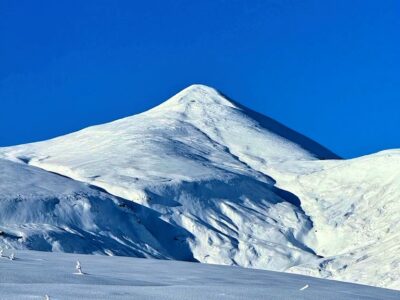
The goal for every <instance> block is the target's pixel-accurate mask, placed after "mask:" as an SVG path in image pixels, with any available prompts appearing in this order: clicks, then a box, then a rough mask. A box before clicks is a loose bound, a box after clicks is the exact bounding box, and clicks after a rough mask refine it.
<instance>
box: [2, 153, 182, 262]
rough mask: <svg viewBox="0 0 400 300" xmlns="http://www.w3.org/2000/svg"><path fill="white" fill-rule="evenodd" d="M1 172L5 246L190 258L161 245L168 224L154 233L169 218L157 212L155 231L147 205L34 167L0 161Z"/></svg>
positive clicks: (170, 244) (169, 245)
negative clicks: (148, 223) (149, 226)
mask: <svg viewBox="0 0 400 300" xmlns="http://www.w3.org/2000/svg"><path fill="white" fill-rule="evenodd" d="M0 170H1V172H0V230H1V235H0V245H1V246H3V247H12V248H18V249H36V250H45V251H63V252H78V253H103V254H107V255H114V254H115V255H130V256H137V257H154V258H173V257H174V256H175V257H176V258H178V259H182V258H186V259H188V257H182V255H179V252H178V251H177V252H175V253H174V254H175V255H170V254H169V252H168V251H167V250H166V249H165V248H163V246H162V242H163V241H162V240H161V241H160V238H159V236H158V235H168V227H167V226H162V228H163V230H164V232H160V233H158V235H157V234H156V235H155V236H153V234H152V233H151V232H154V231H156V230H155V228H154V227H157V223H158V226H159V227H160V224H162V223H165V222H163V221H162V220H158V221H157V218H156V217H154V216H153V217H152V218H153V221H154V222H153V228H152V230H151V232H150V231H149V230H148V229H147V228H146V227H145V225H144V224H142V223H143V222H141V219H142V218H144V217H143V214H145V215H150V216H151V214H152V213H151V212H146V211H145V210H148V209H146V208H141V207H139V206H137V205H136V206H135V205H132V204H131V203H130V202H128V201H126V200H123V199H118V198H116V197H113V196H111V195H108V194H106V193H103V192H101V191H98V190H97V189H94V188H91V187H88V186H86V185H85V184H83V183H79V182H77V181H74V180H70V179H68V178H64V177H61V176H59V175H55V174H52V173H49V172H46V171H43V170H40V169H38V168H35V167H31V166H27V165H23V164H18V163H15V162H11V161H6V160H3V159H0ZM153 215H154V213H153ZM156 233H157V232H156ZM169 235H171V234H169ZM173 244H174V241H173V240H172V238H171V241H170V243H169V244H168V247H169V248H172V247H173ZM178 246H179V248H180V249H183V246H182V245H178Z"/></svg>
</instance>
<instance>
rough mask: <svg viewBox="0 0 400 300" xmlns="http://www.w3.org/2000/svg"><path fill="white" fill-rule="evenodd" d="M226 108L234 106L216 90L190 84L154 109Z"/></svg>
mask: <svg viewBox="0 0 400 300" xmlns="http://www.w3.org/2000/svg"><path fill="white" fill-rule="evenodd" d="M210 105H211V106H221V105H222V106H228V107H236V105H235V104H234V103H233V102H232V101H230V100H228V99H227V98H226V97H224V96H223V95H222V94H221V93H220V92H219V91H218V90H217V89H215V88H212V87H209V86H206V85H203V84H192V85H190V86H188V87H187V88H185V89H183V90H182V91H180V92H179V93H177V94H176V95H174V96H173V97H171V98H170V99H168V100H167V101H165V102H164V103H162V104H160V105H159V106H157V107H155V109H163V110H164V109H169V108H172V109H174V110H175V109H176V108H177V106H178V107H181V108H183V109H186V108H187V107H188V106H190V107H193V106H194V107H196V106H210Z"/></svg>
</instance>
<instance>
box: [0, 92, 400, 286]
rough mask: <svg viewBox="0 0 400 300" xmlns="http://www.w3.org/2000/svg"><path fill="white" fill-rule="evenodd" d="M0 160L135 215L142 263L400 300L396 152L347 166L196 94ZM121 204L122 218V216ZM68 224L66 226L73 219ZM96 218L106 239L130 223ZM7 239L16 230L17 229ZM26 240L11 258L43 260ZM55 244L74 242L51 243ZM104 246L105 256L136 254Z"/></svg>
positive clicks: (3, 153) (282, 130)
mask: <svg viewBox="0 0 400 300" xmlns="http://www.w3.org/2000/svg"><path fill="white" fill-rule="evenodd" d="M0 157H1V158H3V159H4V160H8V161H11V162H13V168H14V167H15V168H17V167H18V168H34V167H36V168H35V169H34V170H35V172H36V171H37V172H38V169H37V168H40V169H43V170H47V171H50V172H53V173H58V174H61V175H64V176H66V177H69V178H70V179H68V178H63V180H68V181H69V182H71V184H72V182H74V184H77V185H78V183H77V182H75V181H74V180H76V181H80V182H81V183H79V189H81V188H83V187H84V188H85V189H87V190H90V193H92V192H96V193H99V194H101V195H102V196H101V197H104V198H107V199H108V200H107V201H109V202H107V203H114V206H112V209H113V210H114V209H115V210H116V211H118V213H120V210H121V208H123V209H127V208H130V212H129V213H128V212H125V213H126V214H127V215H129V216H130V218H132V216H133V215H134V216H135V217H136V218H138V219H137V220H139V221H137V222H136V223H135V224H133V225H132V227H133V228H134V229H131V230H133V231H135V232H136V231H138V232H140V233H146V237H148V239H147V238H146V239H144V240H142V239H141V238H133V239H132V238H129V240H131V239H132V241H133V244H134V245H135V249H140V250H137V251H138V253H140V255H137V254H134V253H129V255H132V256H146V257H165V258H173V259H181V260H196V261H199V262H204V263H215V264H226V265H239V266H243V267H253V268H259V269H269V270H277V271H289V272H298V273H305V274H311V275H313V276H322V277H326V278H333V279H335V278H337V279H341V280H347V281H353V282H359V283H366V284H371V285H377V286H383V287H390V288H394V289H399V288H400V275H399V271H398V270H399V260H400V256H399V254H398V253H399V251H398V250H399V249H398V248H399V246H398V245H400V235H399V234H398V230H397V229H398V224H397V222H396V221H397V220H399V219H400V205H399V198H400V191H399V184H400V183H399V178H400V176H399V175H400V174H399V171H398V170H400V168H399V167H400V161H399V151H395V150H393V151H391V152H384V153H379V154H376V155H371V156H366V157H362V158H359V159H354V160H340V159H338V157H337V156H336V155H335V154H333V153H332V152H330V151H329V150H327V149H325V148H324V147H322V146H321V145H319V144H317V143H315V142H313V141H311V140H309V139H308V138H306V137H304V136H302V135H300V134H298V133H296V132H294V131H292V130H290V129H288V128H286V127H284V126H283V125H281V124H279V123H277V122H275V121H274V120H271V119H269V118H268V117H265V116H262V115H260V114H258V113H256V112H253V111H251V110H249V109H247V108H245V107H243V106H241V105H240V104H238V103H235V102H233V101H231V100H229V99H227V98H226V97H224V96H223V95H222V94H220V93H218V92H217V91H216V90H214V89H212V88H209V87H206V86H202V85H194V86H191V87H189V88H187V89H185V90H183V91H182V92H180V93H178V94H177V95H175V96H174V97H172V98H171V99H169V100H168V101H166V102H164V103H163V104H161V105H160V106H158V107H156V108H154V109H152V110H149V111H147V112H144V113H142V114H139V115H134V116H131V117H127V118H124V119H121V120H118V121H115V122H112V123H108V124H104V125H99V126H93V127H89V128H86V129H84V130H81V131H78V132H75V133H72V134H69V135H66V136H62V137H59V138H55V139H52V140H49V141H44V142H39V143H33V144H27V145H20V146H15V147H7V148H0ZM29 170H30V169H29ZM9 172H10V171H9ZM9 172H7V173H9ZM42 172H43V174H49V173H46V172H45V171H42ZM51 175H52V176H53V177H55V176H57V175H55V174H51ZM57 178H60V177H59V176H58V177H57ZM52 180H55V179H52ZM57 180H58V179H57ZM60 180H61V179H60ZM42 182H44V181H42ZM10 185H11V191H15V192H17V191H18V192H21V193H23V194H24V195H29V192H28V191H29V186H24V185H23V186H21V187H20V188H18V190H17V191H16V190H13V189H14V188H13V185H12V184H11V183H10V184H5V185H4V184H3V185H1V184H0V195H1V193H2V189H5V190H7V189H10ZM50 186H53V184H50ZM94 187H98V188H101V189H103V191H98V190H95V189H94ZM49 189H50V190H51V188H49ZM57 189H58V187H57ZM55 193H56V194H58V192H57V191H55ZM110 194H111V195H110ZM112 195H113V196H112ZM0 197H1V196H0ZM26 197H27V196H26ZM27 198H29V197H27ZM14 199H18V197H16V196H15V195H14ZM96 199H97V198H96ZM127 200H130V201H127ZM14 201H16V200H14ZM32 201H34V200H32ZM119 201H120V202H121V203H123V205H118V204H115V203H118V202H119ZM101 203H103V202H101ZM21 206H23V204H21ZM110 207H111V206H110ZM26 209H27V210H28V208H26ZM39 210H40V211H41V213H43V212H46V213H48V211H51V209H47V208H43V207H39V208H38V213H37V214H36V215H35V217H32V218H31V219H30V220H29V222H30V223H31V224H43V223H44V221H43V220H42V219H41V218H40V217H39V215H40V214H41V213H39ZM64 213H65V217H63V218H64V219H63V218H61V221H60V224H62V225H58V226H64V225H65V224H64V223H67V221H68V220H70V218H71V217H70V215H71V214H75V212H74V211H65V212H63V214H64ZM90 213H91V214H92V217H93V218H94V219H96V218H97V219H100V220H106V221H107V224H108V225H107V226H109V227H107V228H108V229H105V228H103V227H102V229H100V230H99V231H100V232H101V233H102V234H105V235H106V236H110V235H111V234H110V233H109V231H108V230H110V231H112V230H116V228H119V226H120V222H122V223H123V222H125V220H124V218H125V217H123V216H122V215H121V217H118V218H117V217H115V216H114V213H112V210H111V208H110V210H106V211H105V212H103V211H98V210H94V209H90ZM13 214H14V215H13ZM13 219H15V220H16V221H15V222H14V223H15V224H16V225H13V226H16V227H25V226H26V223H27V222H28V221H26V220H25V219H19V217H18V211H17V210H12V211H11V213H10V214H9V220H10V221H11V220H13ZM56 219H57V218H54V220H56ZM46 222H47V221H46ZM54 222H55V221H54ZM10 224H12V223H10ZM2 226H4V230H10V231H12V230H14V229H13V227H12V226H9V225H8V222H7V223H4V224H3V225H2ZM40 226H42V225H40ZM65 226H69V225H65ZM80 226H81V225H78V226H76V227H80ZM126 226H128V225H126ZM129 226H130V225H129ZM129 226H128V227H129ZM138 226H139V227H140V226H141V227H144V228H142V229H140V230H139V229H138V228H139V227H138ZM42 227H43V226H42ZM125 230H127V229H122V230H120V231H119V233H118V232H113V233H112V237H113V239H114V240H115V241H121V240H123V239H125V237H126V234H125ZM47 231H50V230H47V229H46V230H44V231H43V232H47ZM86 232H88V233H89V232H92V231H91V230H87V231H86ZM94 232H95V234H98V233H96V232H97V231H94ZM164 232H165V234H164ZM66 234H67V233H66ZM68 234H70V233H68ZM28 236H31V233H30V232H27V233H26V237H28ZM28 240H29V239H28V238H25V239H18V243H19V244H16V243H14V244H13V245H15V244H16V245H19V247H25V248H29V249H42V248H39V247H38V246H37V245H35V244H34V243H27V241H28ZM31 240H32V241H34V240H36V238H35V236H32V238H31ZM58 240H65V238H64V236H62V235H58V236H57V237H56V238H54V239H52V241H53V242H57V241H58ZM100 240H101V241H102V243H103V246H102V247H100V250H99V252H100V253H107V251H113V252H114V251H117V252H116V254H119V253H118V252H121V251H127V250H126V247H122V246H121V247H122V248H123V249H125V250H118V249H119V247H120V246H119V244H118V243H117V244H113V245H109V244H108V240H105V239H104V240H102V238H100ZM140 241H143V244H141V245H139V246H137V245H138V243H139V242H140ZM0 242H1V239H0ZM53 242H52V243H53ZM85 243H87V244H91V241H90V240H88V241H85ZM124 243H125V242H124ZM124 243H120V244H121V245H123V244H124ZM157 243H158V244H157ZM64 244H65V245H64V246H63V247H60V248H59V249H58V248H55V249H52V248H48V249H47V250H60V251H66V252H81V253H93V252H96V251H94V250H90V251H88V250H87V249H91V248H90V247H89V246H85V247H80V248H78V247H75V243H74V242H72V243H64ZM67 244H68V246H67ZM146 245H147V246H148V248H146V247H145V246H146ZM105 249H108V250H107V251H106V250H105ZM143 253H145V255H144V254H143Z"/></svg>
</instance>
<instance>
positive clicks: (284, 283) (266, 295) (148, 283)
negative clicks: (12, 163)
mask: <svg viewBox="0 0 400 300" xmlns="http://www.w3.org/2000/svg"><path fill="white" fill-rule="evenodd" d="M7 254H9V253H7ZM16 257H17V259H16V260H14V261H10V260H8V259H7V258H4V257H3V258H0V266H1V273H0V299H2V300H3V299H4V300H20V299H21V300H22V299H23V300H25V299H37V300H42V299H44V296H45V295H48V296H49V297H50V299H51V300H61V299H96V300H99V299H107V300H108V299H137V300H139V299H140V300H144V299H171V300H180V299H184V300H187V299H192V300H196V299H199V300H200V299H201V300H203V299H209V300H214V299H215V300H221V299H235V300H236V299H243V300H244V299H279V300H281V299H299V300H300V299H326V300H329V299H333V300H336V299H341V300H354V299H370V300H372V299H377V300H378V299H379V300H394V299H399V297H400V292H399V291H393V290H387V289H379V288H374V287H369V286H363V285H356V284H349V283H343V282H337V281H327V280H322V279H317V278H311V277H306V276H299V275H292V274H286V273H278V272H270V271H261V270H252V269H243V268H235V267H226V266H216V265H205V264H194V263H186V262H178V261H163V260H153V259H135V258H127V257H105V256H97V255H75V254H63V253H50V254H48V253H44V252H35V251H18V252H16ZM78 259H79V261H80V262H81V265H82V270H83V271H84V272H85V273H86V275H75V274H73V273H75V272H76V271H75V262H76V260H78ZM305 286H308V287H307V288H306V289H304V290H300V289H302V288H303V287H305Z"/></svg>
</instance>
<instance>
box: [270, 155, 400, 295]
mask: <svg viewBox="0 0 400 300" xmlns="http://www.w3.org/2000/svg"><path fill="white" fill-rule="evenodd" d="M302 165H303V168H301V169H302V174H298V170H299V169H297V170H296V168H293V165H292V166H291V167H290V168H291V170H292V172H295V173H297V174H296V176H295V179H293V178H290V176H288V175H289V174H291V171H290V170H288V169H285V170H284V171H283V172H282V171H281V173H280V174H279V175H278V174H275V175H276V177H279V178H280V179H281V181H280V183H279V184H280V185H281V186H284V187H286V188H288V189H290V190H291V191H292V192H293V193H295V194H296V195H298V196H299V197H300V198H301V200H302V208H303V209H304V210H305V212H306V214H307V215H308V216H310V218H311V219H312V220H313V228H314V229H313V230H314V232H315V236H314V240H309V241H306V243H307V244H308V245H310V246H311V247H312V248H313V249H314V251H315V252H316V253H318V254H320V255H321V256H324V257H325V258H323V259H321V260H318V261H316V262H313V263H312V264H311V265H309V266H307V268H306V269H305V267H304V266H301V267H295V268H293V269H292V271H294V272H300V273H304V274H309V275H313V276H318V277H324V278H335V279H339V280H345V281H353V282H361V283H364V284H371V285H378V286H385V287H389V288H393V289H399V288H400V255H399V253H400V223H399V220H400V202H399V200H400V189H399V187H400V151H399V150H392V151H384V152H379V153H377V154H374V155H368V156H364V157H360V158H357V159H352V160H347V161H332V162H329V163H327V162H313V163H307V164H304V163H303V164H302ZM279 167H280V168H282V167H283V166H282V165H281V166H279ZM305 168H308V172H304V169H305ZM291 176H293V173H292V174H291ZM284 178H286V180H284Z"/></svg>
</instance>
